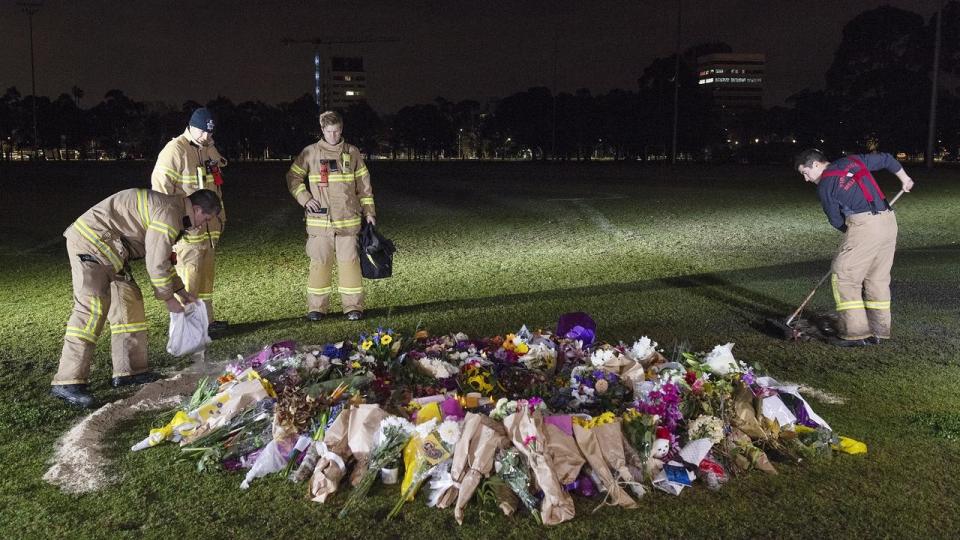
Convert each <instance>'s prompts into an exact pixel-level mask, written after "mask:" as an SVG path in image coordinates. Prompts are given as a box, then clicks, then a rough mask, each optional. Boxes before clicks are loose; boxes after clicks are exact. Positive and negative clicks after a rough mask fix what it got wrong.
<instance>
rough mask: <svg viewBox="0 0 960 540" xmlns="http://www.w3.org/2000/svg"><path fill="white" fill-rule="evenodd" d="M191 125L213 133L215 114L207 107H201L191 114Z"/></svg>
mask: <svg viewBox="0 0 960 540" xmlns="http://www.w3.org/2000/svg"><path fill="white" fill-rule="evenodd" d="M190 125H191V126H193V127H195V128H197V129H200V130H203V131H206V132H207V133H213V126H214V123H213V116H211V115H210V111H209V110H208V109H207V108H206V107H200V108H199V109H197V110H195V111H193V115H192V116H190Z"/></svg>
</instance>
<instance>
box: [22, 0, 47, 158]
mask: <svg viewBox="0 0 960 540" xmlns="http://www.w3.org/2000/svg"><path fill="white" fill-rule="evenodd" d="M17 5H18V6H20V8H21V9H23V12H24V13H26V14H27V20H28V21H29V24H30V103H31V105H33V159H37V158H38V157H39V155H40V150H39V148H40V140H39V136H38V135H37V133H38V130H37V75H36V70H35V68H34V61H33V14H34V13H36V12H38V11H40V7H41V6H42V5H43V4H40V3H39V2H17Z"/></svg>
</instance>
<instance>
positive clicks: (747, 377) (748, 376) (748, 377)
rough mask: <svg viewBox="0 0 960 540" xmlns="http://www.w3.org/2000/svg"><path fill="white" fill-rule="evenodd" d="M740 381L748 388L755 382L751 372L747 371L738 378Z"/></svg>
mask: <svg viewBox="0 0 960 540" xmlns="http://www.w3.org/2000/svg"><path fill="white" fill-rule="evenodd" d="M740 380H741V381H743V384H746V385H748V386H749V385H751V384H753V383H754V382H756V377H754V376H753V370H752V369H751V370H747V372H746V373H744V374H743V375H741V376H740Z"/></svg>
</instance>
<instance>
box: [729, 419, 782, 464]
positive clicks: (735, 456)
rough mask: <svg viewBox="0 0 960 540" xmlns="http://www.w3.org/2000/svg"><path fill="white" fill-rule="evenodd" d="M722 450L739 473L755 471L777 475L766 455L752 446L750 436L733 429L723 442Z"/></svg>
mask: <svg viewBox="0 0 960 540" xmlns="http://www.w3.org/2000/svg"><path fill="white" fill-rule="evenodd" d="M723 450H724V452H725V453H726V454H727V455H728V456H730V457H732V464H733V466H734V468H735V469H736V470H737V471H739V472H743V471H748V470H750V469H757V470H760V471H763V472H765V473H767V474H777V470H776V469H775V468H774V467H773V464H772V463H770V459H769V458H768V457H767V454H766V453H765V452H764V451H763V450H761V449H760V448H757V447H756V446H754V445H753V442H752V441H751V440H750V436H749V435H747V434H746V433H744V432H743V431H741V430H739V429H734V430H733V431H732V432H730V434H729V435H727V437H726V438H725V439H724V440H723Z"/></svg>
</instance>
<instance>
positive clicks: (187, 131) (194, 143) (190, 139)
mask: <svg viewBox="0 0 960 540" xmlns="http://www.w3.org/2000/svg"><path fill="white" fill-rule="evenodd" d="M183 136H184V137H186V138H187V142H189V143H190V146H193V147H195V148H206V147H208V146H210V145H211V144H213V137H210V138H209V139H207V144H200V143H198V142H197V141H195V140H193V137H191V136H190V128H189V127H187V128H186V129H184V130H183Z"/></svg>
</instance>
